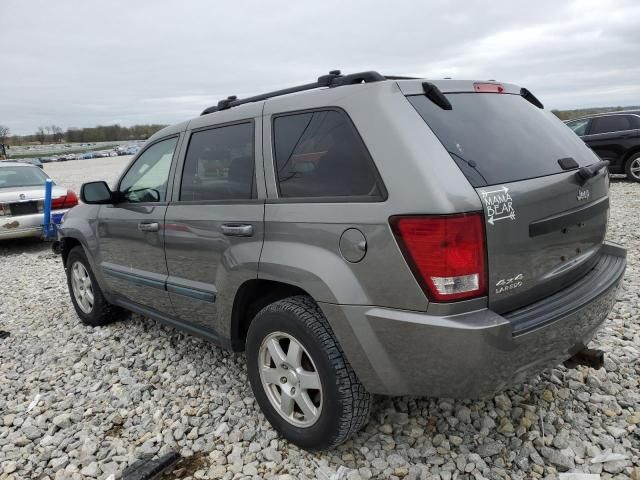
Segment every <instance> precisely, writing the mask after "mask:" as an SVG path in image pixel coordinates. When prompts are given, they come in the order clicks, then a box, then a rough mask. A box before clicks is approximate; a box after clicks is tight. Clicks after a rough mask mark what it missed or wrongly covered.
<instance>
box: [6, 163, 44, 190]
mask: <svg viewBox="0 0 640 480" xmlns="http://www.w3.org/2000/svg"><path fill="white" fill-rule="evenodd" d="M47 178H48V177H47V176H46V175H45V174H44V172H43V171H42V170H40V168H39V167H3V166H0V188H11V187H33V186H38V185H41V186H42V187H43V188H44V183H45V181H46V180H47Z"/></svg>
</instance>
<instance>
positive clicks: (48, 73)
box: [0, 0, 640, 135]
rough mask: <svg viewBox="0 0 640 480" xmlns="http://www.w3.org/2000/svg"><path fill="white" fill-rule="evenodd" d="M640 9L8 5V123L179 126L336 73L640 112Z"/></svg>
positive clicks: (97, 2)
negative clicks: (468, 82)
mask: <svg viewBox="0 0 640 480" xmlns="http://www.w3.org/2000/svg"><path fill="white" fill-rule="evenodd" d="M639 26H640V2H638V1H637V0H628V1H626V0H597V1H592V0H574V1H567V0H553V1H550V0H537V1H536V2H530V1H527V2H524V1H522V0H516V1H514V0H511V1H507V0H492V1H486V0H484V1H463V0H457V1H450V0H447V1H444V0H428V1H411V0H406V1H403V0H394V1H373V0H369V1H364V0H362V1H360V0H355V1H350V0H341V1H333V0H325V1H322V2H317V1H314V2H311V1H305V0H299V1H289V2H284V1H280V0H269V1H258V0H253V1H249V0H247V1H244V0H234V1H226V0H215V1H213V0H211V1H210V0H180V1H172V0H171V1H170V0H135V1H131V0H125V1H122V0H91V1H88V0H58V1H55V2H52V1H50V0H45V1H35V0H0V45H2V50H1V51H2V54H1V55H0V124H2V125H7V126H8V127H9V128H10V129H11V132H12V133H13V134H19V135H22V134H29V133H33V132H34V131H35V130H36V129H37V128H38V127H39V126H41V125H51V124H56V125H60V126H61V127H63V128H65V129H66V128H68V127H91V126H95V125H107V124H114V123H119V124H121V125H126V126H128V125H133V124H138V123H165V124H170V123H176V122H179V121H183V120H187V119H189V118H192V117H194V116H197V115H199V113H200V112H201V111H202V110H203V109H204V108H206V107H207V106H209V105H212V104H215V103H217V101H218V100H220V99H222V98H226V97H227V96H228V95H238V96H239V97H242V96H249V95H253V94H258V93H263V92H266V91H270V90H275V89H279V88H285V87H287V86H291V85H296V84H301V83H308V82H311V81H314V80H315V79H316V78H317V77H318V76H319V75H322V74H325V73H326V72H328V71H329V70H333V69H340V70H342V72H343V73H349V72H358V71H363V70H376V71H378V72H380V73H382V74H387V75H410V76H420V77H426V78H432V79H438V78H443V77H452V78H458V79H483V80H487V79H496V80H499V81H504V82H512V83H516V84H518V85H521V86H525V87H527V88H528V89H529V90H531V91H532V92H533V93H534V94H535V95H536V96H537V97H538V98H539V99H540V100H541V101H542V102H543V103H544V104H545V107H547V108H560V109H563V108H580V107H590V106H617V105H621V106H625V105H638V104H640V81H639V79H640V61H639V59H640V27H639Z"/></svg>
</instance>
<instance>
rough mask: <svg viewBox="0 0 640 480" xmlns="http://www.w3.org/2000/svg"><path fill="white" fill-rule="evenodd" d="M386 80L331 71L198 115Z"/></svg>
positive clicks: (376, 75)
mask: <svg viewBox="0 0 640 480" xmlns="http://www.w3.org/2000/svg"><path fill="white" fill-rule="evenodd" d="M383 80H387V77H385V76H383V75H380V74H379V73H378V72H374V71H369V72H359V73H351V74H349V75H342V73H341V72H340V70H331V71H330V72H329V74H328V75H322V76H320V77H318V80H316V81H315V82H313V83H306V84H304V85H298V86H297V87H289V88H284V89H282V90H276V91H275V92H269V93H263V94H261V95H255V96H253V97H247V98H238V97H236V96H235V95H232V96H230V97H227V98H225V99H224V100H220V101H219V102H218V104H217V105H214V106H211V107H209V108H206V109H205V110H203V112H202V113H201V114H200V115H207V114H209V113H213V112H218V111H220V110H227V109H229V108H232V107H237V106H238V105H244V104H245V103H252V102H260V101H262V100H266V99H268V98H273V97H279V96H281V95H288V94H289V93H296V92H304V91H305V90H313V89H315V88H321V87H330V88H332V87H340V86H343V85H354V84H357V83H371V82H381V81H383Z"/></svg>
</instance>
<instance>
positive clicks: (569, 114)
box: [551, 106, 640, 120]
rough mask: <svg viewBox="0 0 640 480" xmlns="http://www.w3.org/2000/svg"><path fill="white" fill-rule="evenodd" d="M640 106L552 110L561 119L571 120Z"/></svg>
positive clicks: (636, 108) (635, 108) (639, 107)
mask: <svg viewBox="0 0 640 480" xmlns="http://www.w3.org/2000/svg"><path fill="white" fill-rule="evenodd" d="M638 109H640V106H630V107H592V108H577V109H575V110H551V113H553V114H555V116H556V117H558V118H559V119H560V120H571V119H572V118H578V117H584V116H586V115H594V114H596V113H607V112H622V111H624V110H638Z"/></svg>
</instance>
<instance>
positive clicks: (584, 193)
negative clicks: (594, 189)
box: [578, 188, 591, 201]
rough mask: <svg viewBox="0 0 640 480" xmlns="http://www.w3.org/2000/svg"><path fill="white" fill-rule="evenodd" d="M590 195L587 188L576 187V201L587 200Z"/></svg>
mask: <svg viewBox="0 0 640 480" xmlns="http://www.w3.org/2000/svg"><path fill="white" fill-rule="evenodd" d="M590 196H591V192H590V191H589V189H588V188H585V189H582V188H579V189H578V201H581V200H589V197H590Z"/></svg>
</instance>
